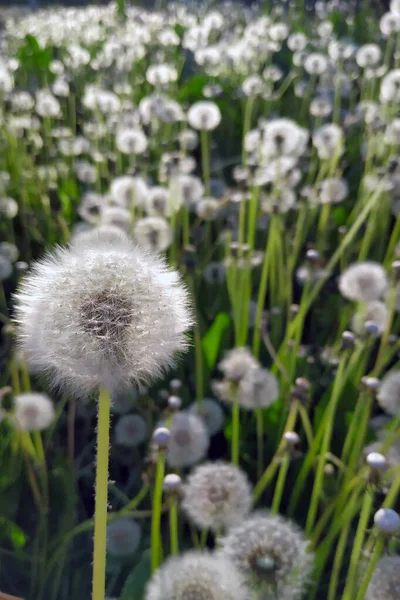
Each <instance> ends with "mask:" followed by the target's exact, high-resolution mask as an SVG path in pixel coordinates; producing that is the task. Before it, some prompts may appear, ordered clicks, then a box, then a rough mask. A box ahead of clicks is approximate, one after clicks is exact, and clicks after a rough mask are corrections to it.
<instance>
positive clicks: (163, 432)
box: [152, 427, 171, 449]
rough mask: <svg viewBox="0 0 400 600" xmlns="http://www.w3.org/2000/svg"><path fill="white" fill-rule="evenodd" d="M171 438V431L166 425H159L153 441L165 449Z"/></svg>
mask: <svg viewBox="0 0 400 600" xmlns="http://www.w3.org/2000/svg"><path fill="white" fill-rule="evenodd" d="M170 439H171V433H170V431H169V429H167V428H166V427H157V429H155V430H154V432H153V435H152V441H153V442H154V444H155V445H156V446H158V448H160V449H165V448H167V446H168V443H169V440H170Z"/></svg>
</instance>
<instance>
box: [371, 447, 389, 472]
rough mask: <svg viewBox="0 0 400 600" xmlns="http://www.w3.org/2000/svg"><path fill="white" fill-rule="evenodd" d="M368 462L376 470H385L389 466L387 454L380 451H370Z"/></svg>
mask: <svg viewBox="0 0 400 600" xmlns="http://www.w3.org/2000/svg"><path fill="white" fill-rule="evenodd" d="M366 461H367V464H368V466H369V467H371V469H373V470H375V471H379V472H381V471H385V470H386V469H387V468H388V461H387V458H386V456H384V455H383V454H380V453H379V452H370V453H369V454H368V455H367V458H366Z"/></svg>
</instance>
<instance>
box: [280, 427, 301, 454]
mask: <svg viewBox="0 0 400 600" xmlns="http://www.w3.org/2000/svg"><path fill="white" fill-rule="evenodd" d="M283 439H284V440H285V442H286V446H287V448H288V450H293V449H294V448H295V447H296V446H297V445H298V444H299V443H300V437H299V436H298V435H297V433H296V432H295V431H286V432H285V433H284V434H283Z"/></svg>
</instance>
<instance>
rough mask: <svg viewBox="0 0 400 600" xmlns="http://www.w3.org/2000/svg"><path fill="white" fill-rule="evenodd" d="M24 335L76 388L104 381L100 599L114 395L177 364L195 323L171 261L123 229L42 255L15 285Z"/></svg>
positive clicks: (31, 352) (97, 553)
mask: <svg viewBox="0 0 400 600" xmlns="http://www.w3.org/2000/svg"><path fill="white" fill-rule="evenodd" d="M15 310H16V321H17V325H18V333H17V336H18V340H19V343H20V346H21V348H22V350H23V351H24V353H25V355H26V358H27V361H28V364H29V365H30V367H31V369H32V370H33V371H34V372H43V373H45V374H46V375H47V377H48V378H49V380H50V383H51V384H52V385H53V386H58V387H64V388H67V389H69V390H72V391H73V392H74V393H76V394H78V395H82V394H85V393H88V392H93V391H98V390H100V397H99V422H98V430H97V443H98V455H97V477H96V507H95V539H94V575H93V599H94V600H102V599H103V598H104V595H105V591H104V586H105V550H106V520H107V479H108V445H109V420H110V394H111V393H112V392H114V391H117V390H118V389H120V388H121V386H123V385H127V384H132V383H141V382H142V383H144V382H148V381H150V380H151V379H152V378H154V377H156V376H158V375H160V374H161V373H162V372H163V371H164V370H165V369H166V368H167V367H169V366H171V364H172V363H173V356H174V353H175V352H178V351H180V350H184V349H185V347H186V339H185V331H186V330H187V329H188V328H189V327H190V326H191V323H192V317H191V313H190V310H189V307H188V294H187V291H186V289H185V288H184V286H183V284H182V283H181V281H180V278H179V275H178V274H177V273H175V272H174V271H172V270H170V269H169V268H168V267H167V266H166V264H165V262H164V261H163V260H162V259H161V258H159V257H157V256H156V255H153V254H151V253H149V252H147V251H146V250H143V249H141V248H139V247H137V246H136V245H134V244H133V243H131V242H130V241H129V240H127V239H126V238H124V237H121V238H119V239H118V238H113V239H112V241H111V240H110V239H107V238H104V237H101V236H99V237H98V239H97V240H96V239H92V238H90V239H88V240H86V241H82V242H79V240H76V241H75V242H74V244H72V245H71V246H70V247H68V248H58V249H56V250H55V251H54V252H52V253H51V254H49V255H47V256H46V257H45V258H43V259H42V260H40V261H38V262H37V263H35V264H34V266H33V268H32V270H31V272H30V273H29V274H28V275H27V276H26V278H25V279H24V281H23V283H22V285H21V286H20V289H19V291H18V293H17V294H16V309H15Z"/></svg>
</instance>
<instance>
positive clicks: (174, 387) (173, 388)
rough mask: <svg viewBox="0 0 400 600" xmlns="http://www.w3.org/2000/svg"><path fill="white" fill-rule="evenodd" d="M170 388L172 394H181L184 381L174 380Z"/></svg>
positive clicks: (170, 383)
mask: <svg viewBox="0 0 400 600" xmlns="http://www.w3.org/2000/svg"><path fill="white" fill-rule="evenodd" d="M169 387H170V389H171V391H172V392H179V390H180V389H181V387H182V381H181V380H180V379H172V380H171V381H170V382H169Z"/></svg>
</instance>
